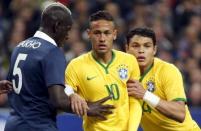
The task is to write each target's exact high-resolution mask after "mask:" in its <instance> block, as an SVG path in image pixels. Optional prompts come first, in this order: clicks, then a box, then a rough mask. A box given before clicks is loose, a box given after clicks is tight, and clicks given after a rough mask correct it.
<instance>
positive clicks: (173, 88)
mask: <svg viewBox="0 0 201 131" xmlns="http://www.w3.org/2000/svg"><path fill="white" fill-rule="evenodd" d="M160 78H161V81H162V87H163V88H164V89H163V90H164V93H165V95H166V98H167V101H184V102H186V95H185V91H184V86H183V79H182V75H181V73H180V71H179V70H178V69H177V68H176V67H175V66H173V65H168V66H166V67H165V68H163V70H162V72H161V77H160Z"/></svg>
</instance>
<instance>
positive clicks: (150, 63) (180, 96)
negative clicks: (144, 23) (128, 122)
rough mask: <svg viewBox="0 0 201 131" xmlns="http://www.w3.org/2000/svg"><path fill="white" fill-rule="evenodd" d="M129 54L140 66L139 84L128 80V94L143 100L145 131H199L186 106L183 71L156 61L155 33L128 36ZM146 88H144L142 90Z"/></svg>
mask: <svg viewBox="0 0 201 131" xmlns="http://www.w3.org/2000/svg"><path fill="white" fill-rule="evenodd" d="M126 49H127V52H128V53H130V54H133V55H134V56H135V57H136V58H137V61H138V63H139V66H140V72H141V77H140V79H139V81H140V82H141V84H140V83H139V81H137V80H129V81H128V83H127V86H128V93H129V95H131V96H134V97H135V98H138V99H141V100H142V109H143V115H142V121H141V125H142V128H143V130H144V131H200V129H199V127H198V125H197V124H196V123H195V121H193V120H192V118H191V115H190V113H189V110H188V107H187V105H186V96H185V92H184V87H183V80H182V76H181V73H180V71H179V70H178V69H177V67H175V66H174V65H173V64H170V63H167V62H165V61H163V60H161V59H159V58H156V57H154V56H155V54H156V50H157V46H156V38H155V33H154V32H153V30H151V29H148V28H136V29H134V30H131V31H130V32H129V33H128V34H127V45H126ZM143 87H144V88H143Z"/></svg>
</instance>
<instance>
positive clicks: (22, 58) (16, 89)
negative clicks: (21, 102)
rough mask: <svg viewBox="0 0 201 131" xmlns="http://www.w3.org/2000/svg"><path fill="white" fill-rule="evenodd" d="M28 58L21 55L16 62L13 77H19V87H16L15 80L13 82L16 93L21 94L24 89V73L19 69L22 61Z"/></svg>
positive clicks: (25, 55)
mask: <svg viewBox="0 0 201 131" xmlns="http://www.w3.org/2000/svg"><path fill="white" fill-rule="evenodd" d="M26 58H27V54H21V53H20V54H19V55H18V56H17V59H16V61H15V65H14V69H13V76H15V75H17V76H18V86H17V87H16V85H17V84H16V81H15V79H13V80H12V83H13V88H14V91H15V93H17V94H19V93H20V90H21V88H22V71H21V69H20V67H18V65H19V63H20V61H25V60H26Z"/></svg>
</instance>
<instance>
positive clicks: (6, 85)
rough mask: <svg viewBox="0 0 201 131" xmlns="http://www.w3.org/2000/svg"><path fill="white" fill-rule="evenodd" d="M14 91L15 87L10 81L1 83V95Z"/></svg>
mask: <svg viewBox="0 0 201 131" xmlns="http://www.w3.org/2000/svg"><path fill="white" fill-rule="evenodd" d="M12 90H13V85H12V83H11V82H10V81H7V80H2V81H0V94H4V93H9V92H10V91H12Z"/></svg>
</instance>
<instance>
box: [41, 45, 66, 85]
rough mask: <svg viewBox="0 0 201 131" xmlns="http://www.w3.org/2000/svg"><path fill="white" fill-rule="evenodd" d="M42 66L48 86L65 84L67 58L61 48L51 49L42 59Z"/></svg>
mask: <svg viewBox="0 0 201 131" xmlns="http://www.w3.org/2000/svg"><path fill="white" fill-rule="evenodd" d="M42 66H43V74H44V79H45V82H46V86H47V87H49V86H51V85H62V86H64V82H65V81H64V79H65V77H64V75H65V74H64V73H65V68H66V60H65V57H64V54H63V53H62V52H61V50H60V49H59V48H54V49H52V50H51V51H49V53H48V54H47V55H46V56H45V57H44V59H43V60H42Z"/></svg>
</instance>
